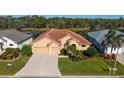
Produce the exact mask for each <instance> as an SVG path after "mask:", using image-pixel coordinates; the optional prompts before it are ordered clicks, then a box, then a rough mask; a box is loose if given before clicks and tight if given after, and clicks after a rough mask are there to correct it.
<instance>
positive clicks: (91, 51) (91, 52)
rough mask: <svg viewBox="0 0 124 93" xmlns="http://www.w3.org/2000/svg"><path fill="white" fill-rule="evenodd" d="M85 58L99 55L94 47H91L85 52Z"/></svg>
mask: <svg viewBox="0 0 124 93" xmlns="http://www.w3.org/2000/svg"><path fill="white" fill-rule="evenodd" d="M83 54H84V55H85V56H88V57H93V56H96V55H97V54H98V52H97V50H96V49H95V48H94V47H89V48H88V49H87V50H86V51H84V52H83Z"/></svg>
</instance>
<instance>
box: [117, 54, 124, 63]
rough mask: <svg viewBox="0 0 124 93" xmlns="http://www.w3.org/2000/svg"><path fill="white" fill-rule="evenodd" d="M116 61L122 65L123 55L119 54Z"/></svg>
mask: <svg viewBox="0 0 124 93" xmlns="http://www.w3.org/2000/svg"><path fill="white" fill-rule="evenodd" d="M117 61H119V62H120V63H121V64H123V65H124V54H119V55H118V56H117Z"/></svg>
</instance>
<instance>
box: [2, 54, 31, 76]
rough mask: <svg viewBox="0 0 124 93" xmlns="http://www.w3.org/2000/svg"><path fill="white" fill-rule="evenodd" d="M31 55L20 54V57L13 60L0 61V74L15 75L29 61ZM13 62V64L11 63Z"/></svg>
mask: <svg viewBox="0 0 124 93" xmlns="http://www.w3.org/2000/svg"><path fill="white" fill-rule="evenodd" d="M29 58H30V57H27V56H22V55H21V56H20V58H19V59H17V60H15V61H11V62H2V61H0V75H14V74H16V73H17V72H18V71H19V70H21V68H23V67H24V65H25V64H26V63H27V61H28V60H29ZM11 64H12V65H11Z"/></svg>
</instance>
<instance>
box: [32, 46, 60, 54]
mask: <svg viewBox="0 0 124 93" xmlns="http://www.w3.org/2000/svg"><path fill="white" fill-rule="evenodd" d="M32 51H33V53H35V54H36V53H37V54H52V55H58V54H59V48H58V47H33V49H32Z"/></svg>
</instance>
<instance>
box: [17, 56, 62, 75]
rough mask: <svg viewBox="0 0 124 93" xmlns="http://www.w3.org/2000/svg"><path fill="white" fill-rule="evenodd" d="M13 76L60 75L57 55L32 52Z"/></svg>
mask: <svg viewBox="0 0 124 93" xmlns="http://www.w3.org/2000/svg"><path fill="white" fill-rule="evenodd" d="M15 77H61V73H60V71H59V68H58V56H57V55H42V54H33V55H32V57H31V58H30V59H29V61H28V63H27V64H26V65H25V67H24V68H22V69H21V70H20V71H19V72H18V73H17V74H16V75H15Z"/></svg>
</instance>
